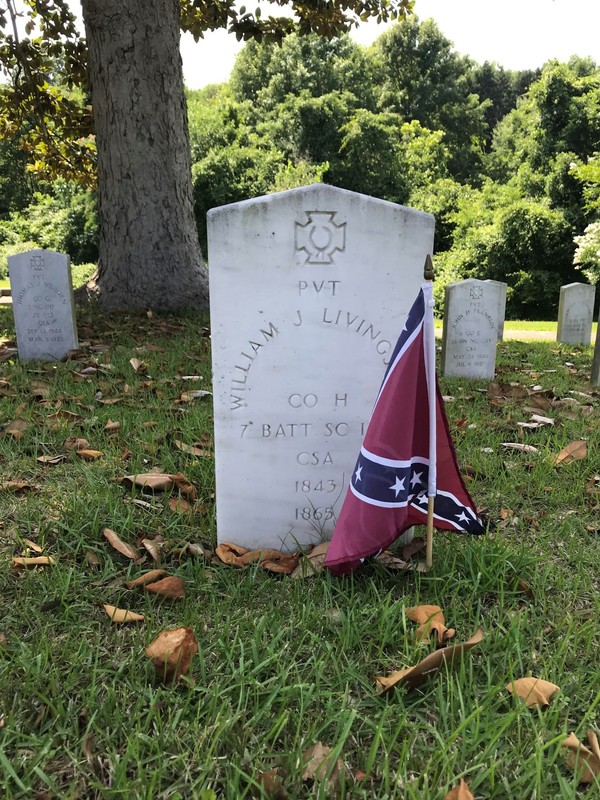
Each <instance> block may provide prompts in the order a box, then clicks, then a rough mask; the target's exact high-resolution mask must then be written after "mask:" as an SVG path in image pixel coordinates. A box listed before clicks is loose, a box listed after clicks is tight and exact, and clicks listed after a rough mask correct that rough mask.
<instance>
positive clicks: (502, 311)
mask: <svg viewBox="0 0 600 800" xmlns="http://www.w3.org/2000/svg"><path fill="white" fill-rule="evenodd" d="M485 283H493V284H495V285H496V286H498V287H499V289H500V294H499V305H498V341H499V342H501V341H502V340H503V339H504V317H505V316H506V289H507V286H506V284H505V283H503V282H502V281H493V280H491V278H488V279H487V280H486V281H485Z"/></svg>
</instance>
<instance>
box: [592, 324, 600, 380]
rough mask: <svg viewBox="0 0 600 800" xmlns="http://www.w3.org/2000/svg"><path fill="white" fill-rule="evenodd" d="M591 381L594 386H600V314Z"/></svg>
mask: <svg viewBox="0 0 600 800" xmlns="http://www.w3.org/2000/svg"><path fill="white" fill-rule="evenodd" d="M590 381H591V382H592V383H593V384H594V386H598V385H600V314H598V327H597V328H596V342H595V344H594V358H593V360H592V370H591V374H590Z"/></svg>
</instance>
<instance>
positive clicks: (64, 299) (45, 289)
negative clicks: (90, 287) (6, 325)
mask: <svg viewBox="0 0 600 800" xmlns="http://www.w3.org/2000/svg"><path fill="white" fill-rule="evenodd" d="M8 273H9V278H10V287H11V290H12V300H13V315H14V318H15V328H16V331H17V350H18V353H19V358H20V359H21V361H38V360H39V361H55V360H59V359H61V358H62V357H63V356H64V355H66V353H68V352H69V350H73V349H74V348H76V347H77V346H78V343H77V324H76V322H75V314H74V310H73V288H72V285H71V262H70V259H69V256H67V255H64V254H63V253H54V252H53V251H51V250H30V251H29V252H27V253H20V254H19V255H16V256H9V257H8Z"/></svg>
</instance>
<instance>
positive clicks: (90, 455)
mask: <svg viewBox="0 0 600 800" xmlns="http://www.w3.org/2000/svg"><path fill="white" fill-rule="evenodd" d="M75 455H76V456H77V457H78V458H81V459H82V460H83V461H96V460H97V459H99V458H102V456H103V455H104V453H103V452H102V450H88V449H86V448H84V449H83V450H75Z"/></svg>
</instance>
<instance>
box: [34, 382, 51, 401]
mask: <svg viewBox="0 0 600 800" xmlns="http://www.w3.org/2000/svg"><path fill="white" fill-rule="evenodd" d="M29 391H30V392H31V394H32V395H33V396H34V397H39V398H41V399H42V400H47V399H48V397H49V396H50V384H49V383H47V382H46V381H31V383H30V384H29Z"/></svg>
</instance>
